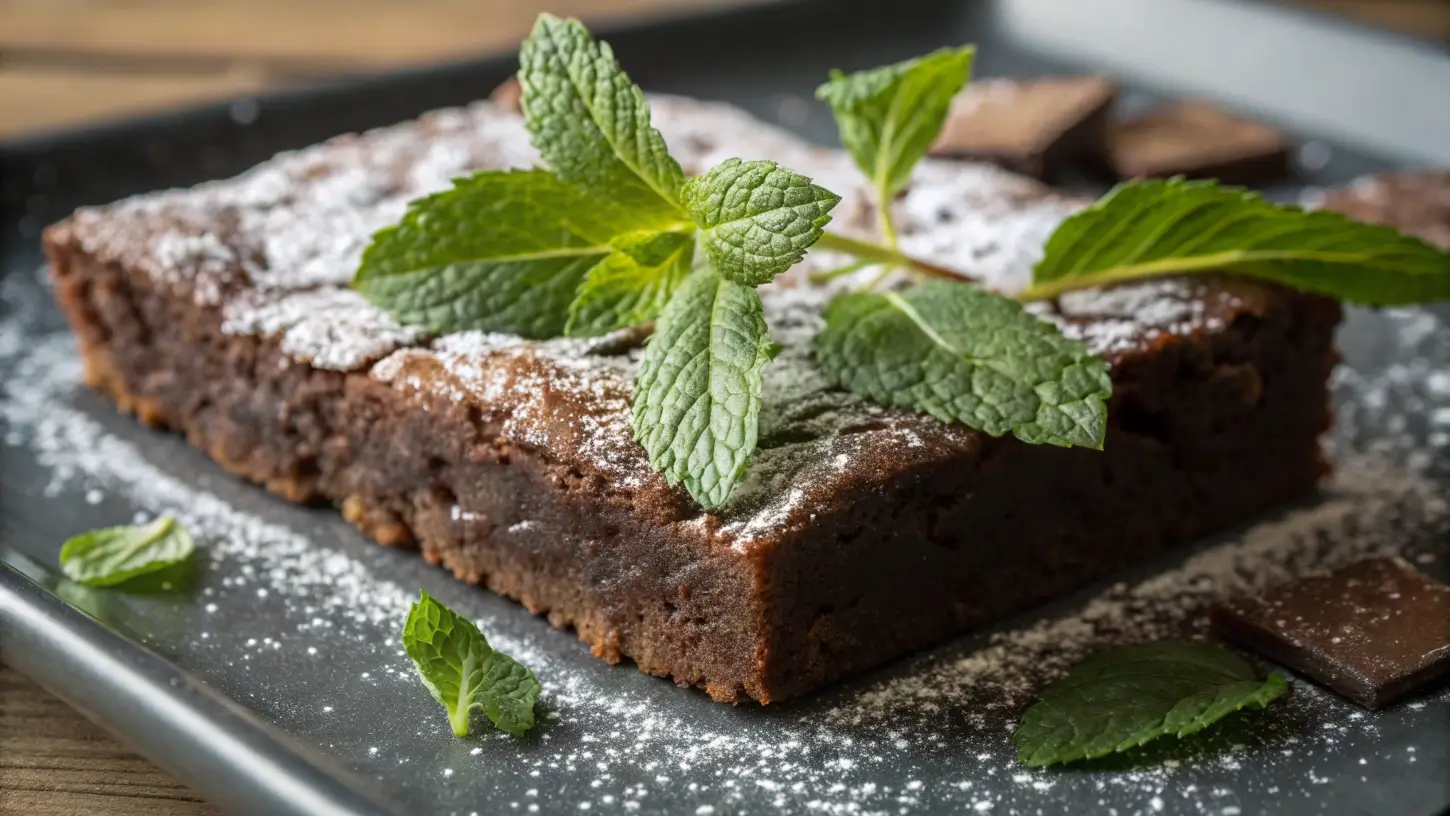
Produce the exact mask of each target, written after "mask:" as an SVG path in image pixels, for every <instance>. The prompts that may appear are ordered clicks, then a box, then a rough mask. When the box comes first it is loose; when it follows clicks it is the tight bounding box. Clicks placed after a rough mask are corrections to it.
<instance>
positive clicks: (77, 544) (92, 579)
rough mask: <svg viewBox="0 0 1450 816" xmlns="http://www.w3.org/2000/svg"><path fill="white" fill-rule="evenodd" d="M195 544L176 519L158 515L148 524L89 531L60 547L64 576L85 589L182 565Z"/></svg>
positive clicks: (193, 550) (116, 582)
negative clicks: (85, 587) (82, 585)
mask: <svg viewBox="0 0 1450 816" xmlns="http://www.w3.org/2000/svg"><path fill="white" fill-rule="evenodd" d="M194 552H196V544H195V543H194V542H193V541H192V540H191V536H190V535H188V534H187V532H186V530H185V529H183V528H182V526H181V525H180V524H177V523H176V519H174V518H172V517H171V516H161V517H160V518H158V519H156V520H155V521H152V522H150V523H147V524H135V525H128V526H125V527H110V528H107V529H104V530H92V531H91V532H89V533H82V534H81V535H78V536H76V537H75V538H72V539H70V540H69V541H67V542H66V543H65V544H64V545H63V546H62V547H61V548H60V568H61V572H63V573H65V577H67V578H69V579H70V580H72V581H74V582H76V583H78V584H84V585H86V586H93V587H102V586H115V585H116V584H120V583H123V582H126V581H129V580H131V579H132V578H136V577H138V576H141V575H146V574H148V573H154V572H157V571H159V570H163V569H166V568H167V567H172V566H175V565H177V564H180V563H182V562H183V561H185V560H187V559H188V558H190V557H191V555H192V553H194Z"/></svg>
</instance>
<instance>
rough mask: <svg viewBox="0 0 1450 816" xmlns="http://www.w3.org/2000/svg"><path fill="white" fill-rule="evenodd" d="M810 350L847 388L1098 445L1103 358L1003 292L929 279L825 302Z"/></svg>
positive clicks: (999, 426)
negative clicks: (823, 319)
mask: <svg viewBox="0 0 1450 816" xmlns="http://www.w3.org/2000/svg"><path fill="white" fill-rule="evenodd" d="M816 358H817V360H818V361H819V362H820V364H821V366H822V367H823V368H824V369H825V370H826V371H827V372H828V373H829V374H831V375H832V376H833V377H835V378H836V380H837V381H838V382H840V384H841V385H842V386H843V387H845V388H847V389H848V390H850V391H854V392H856V393H857V394H861V395H862V396H864V397H867V398H869V399H872V400H875V401H876V402H880V403H883V404H887V405H899V406H902V407H904V408H910V409H913V410H917V411H924V412H926V413H928V414H931V415H932V416H934V417H936V418H937V419H940V420H942V421H944V422H953V421H955V422H961V423H962V424H964V425H967V426H968V427H971V428H976V429H977V430H979V431H982V432H984V433H987V434H989V435H991V436H1001V435H1002V434H1005V433H1008V432H1010V433H1012V434H1013V435H1014V436H1016V437H1017V438H1018V439H1021V440H1023V441H1024V442H1030V443H1033V444H1042V443H1046V444H1051V445H1062V446H1073V445H1081V446H1085V447H1091V448H1101V447H1102V446H1103V437H1104V435H1105V433H1106V429H1107V407H1106V405H1105V402H1104V401H1105V400H1106V399H1107V398H1108V396H1109V394H1110V393H1111V391H1112V384H1111V382H1110V381H1109V380H1108V367H1107V363H1105V362H1104V361H1102V360H1100V359H1098V358H1096V357H1093V356H1092V355H1090V354H1088V351H1087V348H1086V347H1084V346H1083V345H1082V344H1081V343H1079V342H1077V341H1075V340H1069V339H1067V338H1066V337H1063V336H1062V334H1061V333H1059V332H1058V331H1057V329H1056V328H1055V327H1054V326H1052V325H1051V324H1049V323H1046V322H1044V321H1042V320H1039V319H1038V318H1037V317H1035V316H1033V315H1032V314H1030V313H1028V312H1026V311H1024V310H1023V309H1022V306H1021V305H1020V304H1018V303H1016V302H1014V301H1012V300H1010V299H1008V298H1005V297H1002V296H1000V295H996V294H993V293H991V292H985V291H982V290H980V289H977V288H974V287H972V286H968V285H966V284H959V283H948V282H945V281H936V282H930V283H924V284H921V285H920V286H914V287H911V288H909V289H905V290H903V291H901V292H888V293H886V294H868V293H857V294H849V295H843V296H841V297H838V298H836V299H835V300H834V301H832V302H831V304H830V305H829V306H828V307H827V308H826V326H825V328H824V329H823V330H822V331H821V333H820V334H818V335H817V336H816Z"/></svg>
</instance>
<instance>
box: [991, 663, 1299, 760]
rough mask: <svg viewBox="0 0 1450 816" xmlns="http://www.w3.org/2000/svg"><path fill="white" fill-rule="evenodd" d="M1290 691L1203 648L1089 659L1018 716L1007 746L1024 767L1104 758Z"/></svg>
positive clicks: (1279, 679)
mask: <svg viewBox="0 0 1450 816" xmlns="http://www.w3.org/2000/svg"><path fill="white" fill-rule="evenodd" d="M1288 690H1289V685H1288V683H1287V681H1285V679H1284V676H1283V675H1282V674H1279V673H1278V672H1271V673H1270V674H1269V677H1268V679H1267V680H1260V679H1258V677H1257V676H1256V675H1255V674H1254V670H1253V667H1252V666H1250V665H1249V664H1248V663H1247V662H1245V661H1244V659H1243V658H1241V657H1239V656H1238V655H1236V654H1234V653H1232V652H1230V651H1227V650H1225V649H1223V648H1220V647H1218V646H1214V645H1213V644H1210V643H1202V642H1197V641H1161V642H1157V643H1143V644H1137V645H1133V646H1120V647H1118V648H1114V649H1109V650H1107V651H1105V652H1101V653H1099V654H1096V655H1093V656H1092V657H1090V658H1088V659H1087V660H1085V661H1083V662H1082V663H1080V664H1078V665H1077V666H1075V667H1074V668H1072V669H1071V670H1070V671H1068V673H1067V676H1065V677H1063V678H1062V679H1060V680H1058V681H1056V682H1054V683H1051V684H1050V685H1048V686H1047V687H1046V688H1045V689H1043V690H1042V693H1041V694H1040V695H1039V700H1038V702H1037V703H1035V704H1034V705H1033V706H1032V707H1031V708H1029V709H1027V712H1026V713H1024V714H1023V715H1022V721H1021V723H1020V724H1018V726H1017V731H1016V733H1015V734H1014V735H1013V741H1014V742H1015V743H1016V745H1017V759H1018V761H1019V762H1021V763H1023V764H1024V765H1039V766H1040V765H1055V764H1058V763H1061V762H1074V761H1077V760H1081V759H1093V758H1096V757H1102V756H1107V755H1108V754H1111V753H1114V752H1117V751H1126V750H1128V749H1130V748H1135V747H1137V746H1139V745H1142V744H1143V743H1145V742H1148V741H1150V740H1154V739H1157V738H1159V737H1162V736H1167V735H1174V736H1178V737H1186V736H1189V735H1191V734H1194V733H1197V732H1198V731H1202V730H1203V729H1205V728H1207V727H1209V726H1210V725H1213V724H1214V723H1216V722H1218V721H1219V720H1221V719H1223V718H1224V717H1226V716H1228V715H1229V714H1232V713H1233V712H1235V711H1238V710H1240V709H1244V708H1250V709H1255V708H1259V709H1261V708H1264V707H1265V706H1267V705H1268V704H1269V703H1271V702H1273V701H1274V700H1276V699H1278V698H1279V697H1282V696H1283V695H1284V694H1285V693H1287V692H1288Z"/></svg>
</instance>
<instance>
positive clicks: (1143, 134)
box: [1111, 100, 1293, 184]
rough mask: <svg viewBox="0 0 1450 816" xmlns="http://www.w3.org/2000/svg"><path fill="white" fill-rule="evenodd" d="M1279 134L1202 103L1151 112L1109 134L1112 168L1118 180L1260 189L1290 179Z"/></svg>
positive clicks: (1287, 145) (1286, 147)
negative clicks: (1184, 179)
mask: <svg viewBox="0 0 1450 816" xmlns="http://www.w3.org/2000/svg"><path fill="white" fill-rule="evenodd" d="M1292 147H1293V145H1292V143H1291V141H1290V139H1289V137H1288V136H1287V135H1285V134H1284V133H1283V132H1282V131H1280V130H1277V129H1275V128H1272V127H1270V126H1268V125H1265V124H1263V123H1261V122H1256V121H1254V120H1252V119H1248V118H1245V117H1243V116H1240V115H1238V114H1234V113H1230V112H1228V111H1226V110H1224V109H1223V108H1220V107H1218V106H1217V105H1214V104H1212V103H1209V102H1204V101H1202V100H1189V101H1186V102H1177V103H1173V104H1170V105H1164V106H1162V107H1158V108H1154V109H1152V110H1150V111H1148V112H1147V113H1144V114H1142V115H1140V116H1136V117H1133V118H1131V119H1128V120H1126V121H1124V122H1122V123H1121V124H1119V125H1117V126H1116V127H1115V128H1113V131H1112V134H1111V164H1112V170H1113V173H1114V174H1115V175H1117V176H1118V177H1119V178H1122V179H1134V178H1162V177H1167V176H1190V177H1193V178H1215V179H1218V180H1220V181H1223V182H1227V183H1230V184H1263V183H1267V182H1272V181H1277V180H1279V179H1282V178H1285V177H1287V176H1288V175H1289V172H1290V170H1289V168H1290V154H1291V152H1292Z"/></svg>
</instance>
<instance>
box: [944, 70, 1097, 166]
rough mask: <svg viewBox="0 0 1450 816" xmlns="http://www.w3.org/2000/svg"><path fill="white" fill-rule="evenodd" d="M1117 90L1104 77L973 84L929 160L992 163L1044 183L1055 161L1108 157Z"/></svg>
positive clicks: (962, 96)
mask: <svg viewBox="0 0 1450 816" xmlns="http://www.w3.org/2000/svg"><path fill="white" fill-rule="evenodd" d="M1117 96H1118V86H1117V85H1116V84H1115V83H1114V82H1113V81H1112V80H1111V79H1108V78H1107V77H1098V76H1095V77H1053V78H1049V79H1039V80H1033V81H1031V82H1014V81H1011V80H1005V79H996V80H987V81H985V82H975V83H973V84H971V85H968V86H967V89H966V90H964V91H962V92H961V93H960V94H958V95H957V97H956V99H954V100H952V109H951V113H950V114H948V116H947V121H946V125H945V126H944V127H943V128H942V133H941V136H939V137H938V138H937V140H936V144H934V145H932V147H931V155H933V156H949V157H953V158H971V159H981V160H984V161H990V162H994V163H996V164H1000V165H1002V166H1003V167H1006V168H1008V169H1010V170H1016V171H1017V172H1019V173H1025V174H1027V175H1030V176H1036V177H1037V178H1042V177H1043V176H1044V175H1046V174H1047V173H1049V172H1052V171H1053V170H1055V169H1056V168H1057V167H1058V165H1059V163H1060V162H1063V161H1068V160H1071V159H1074V158H1078V157H1082V156H1089V157H1092V158H1094V159H1096V160H1097V161H1098V163H1101V160H1102V158H1103V157H1104V156H1105V155H1106V150H1107V136H1108V113H1109V111H1110V110H1111V109H1112V106H1113V101H1114V100H1116V99H1117Z"/></svg>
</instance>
